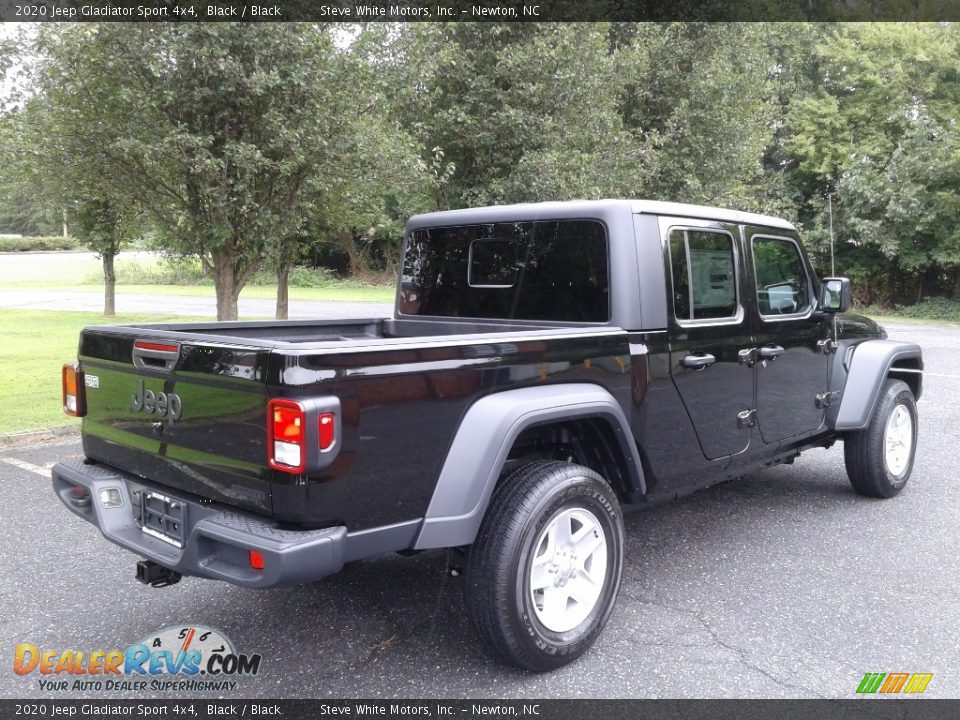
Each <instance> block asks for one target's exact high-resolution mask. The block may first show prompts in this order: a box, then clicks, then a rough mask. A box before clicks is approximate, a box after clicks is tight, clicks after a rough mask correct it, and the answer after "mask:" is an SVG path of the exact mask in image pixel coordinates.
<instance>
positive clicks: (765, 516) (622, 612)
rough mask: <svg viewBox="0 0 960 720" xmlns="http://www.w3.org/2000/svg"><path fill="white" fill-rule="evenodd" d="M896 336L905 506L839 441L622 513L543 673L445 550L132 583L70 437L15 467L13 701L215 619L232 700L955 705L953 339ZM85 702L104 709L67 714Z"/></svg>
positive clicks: (10, 477)
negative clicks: (509, 650) (270, 580)
mask: <svg viewBox="0 0 960 720" xmlns="http://www.w3.org/2000/svg"><path fill="white" fill-rule="evenodd" d="M888 330H889V331H890V335H891V337H894V338H898V339H905V340H913V341H916V342H919V343H920V344H921V345H922V346H923V348H924V354H925V359H926V363H927V370H928V374H927V376H926V378H925V381H924V383H925V395H924V398H923V400H922V401H921V403H920V446H919V454H918V458H917V464H916V467H915V470H914V476H913V478H912V480H911V481H910V484H909V485H908V487H907V489H906V490H905V491H904V492H903V493H902V494H901V495H900V496H899V497H897V498H896V499H894V500H890V501H879V500H868V499H865V498H861V497H858V496H856V495H854V494H853V492H852V491H851V490H850V487H849V484H848V482H847V480H846V475H845V472H844V467H843V449H842V445H840V444H838V445H837V446H835V447H834V448H832V449H831V450H828V451H823V450H813V451H810V452H809V453H805V454H804V455H803V457H801V458H800V459H798V460H797V462H796V463H795V464H793V465H785V466H780V467H776V468H772V469H769V470H766V471H763V472H760V473H757V474H755V475H752V476H750V477H747V478H743V479H741V480H738V481H734V482H729V483H725V484H723V485H719V486H716V487H714V488H711V489H708V490H705V491H701V492H698V493H696V494H694V495H692V496H689V497H687V498H684V499H681V500H678V501H676V502H674V503H670V504H667V505H662V506H659V507H656V508H650V509H647V510H644V511H641V512H638V513H636V514H633V515H630V516H628V518H627V522H626V529H627V533H626V538H627V547H626V554H625V557H626V563H625V569H624V578H623V585H622V587H621V591H620V598H619V602H618V605H617V608H616V610H615V611H614V613H613V616H612V618H611V621H610V624H609V625H608V626H607V629H606V631H605V632H604V634H603V635H602V636H601V638H600V640H599V641H598V643H597V644H596V646H595V647H594V648H593V649H592V650H591V651H590V652H588V653H587V655H585V656H584V657H583V658H582V659H581V660H579V661H578V662H576V663H574V664H572V665H571V666H568V667H566V668H563V669H561V670H559V671H556V672H554V673H550V674H545V675H533V674H529V673H524V672H520V671H517V670H514V669H511V668H509V667H505V666H503V665H501V664H499V663H498V662H496V661H494V660H491V659H490V658H488V657H487V656H486V655H485V654H484V653H483V651H482V649H481V647H480V645H479V643H478V641H477V639H476V637H475V635H474V632H473V630H472V628H471V627H470V625H469V623H468V622H467V620H466V616H465V614H464V607H463V599H462V578H459V577H452V576H450V575H449V574H448V573H447V572H445V559H444V556H443V554H440V553H426V554H422V555H418V556H416V557H412V558H405V557H400V556H397V555H391V556H387V557H383V558H379V559H375V560H370V561H365V562H360V563H354V564H352V565H350V566H348V567H346V568H345V569H344V571H343V572H342V573H340V574H339V575H335V576H333V577H331V578H329V579H327V580H324V581H322V582H318V583H314V584H312V585H307V586H302V587H294V588H282V589H276V590H268V591H255V590H245V589H241V588H237V587H234V586H231V585H227V584H223V583H217V582H212V581H207V580H197V579H193V578H186V579H184V581H183V582H181V583H180V584H179V585H175V586H173V587H170V588H166V589H162V590H156V589H151V588H147V587H144V586H142V585H139V584H137V583H136V582H135V581H134V578H133V575H134V564H135V560H136V558H135V557H134V556H133V555H132V554H130V553H128V552H126V551H124V550H122V549H120V548H118V547H116V546H114V545H112V544H110V543H108V542H106V541H105V540H104V539H103V538H102V537H101V536H100V535H99V533H98V532H97V531H96V530H95V529H94V528H93V527H92V526H90V525H88V524H86V523H84V522H83V521H81V520H80V519H79V518H77V517H75V516H74V515H72V514H71V513H70V512H68V511H67V510H66V508H64V507H63V506H61V504H60V503H59V501H57V500H56V499H55V498H54V496H53V493H52V492H51V489H50V482H49V479H48V469H49V467H50V466H51V465H52V464H53V463H54V462H56V461H57V460H59V459H61V458H65V457H69V456H75V455H77V454H79V453H80V447H79V441H78V440H77V439H76V438H75V437H74V438H60V439H52V440H51V441H50V442H49V443H45V444H40V445H36V446H27V447H20V448H18V449H13V450H7V451H4V452H2V453H0V527H2V528H3V529H4V539H3V542H2V543H0V562H2V565H3V568H4V572H3V581H2V583H0V606H2V607H3V608H4V612H3V613H2V614H0V637H2V640H0V658H3V668H4V669H2V670H0V695H2V696H7V697H44V696H46V697H51V695H49V694H45V693H44V692H42V691H40V690H39V689H38V685H37V677H36V675H34V676H31V677H20V676H17V675H15V674H14V673H13V671H12V667H11V665H12V658H13V652H14V646H15V645H16V644H17V643H22V642H31V643H34V644H36V645H38V646H39V647H40V648H42V649H58V650H65V649H83V650H87V651H90V650H100V649H113V648H124V647H126V646H127V645H128V644H130V643H133V642H136V641H139V640H140V639H142V638H143V637H145V636H147V635H148V634H149V633H151V632H152V631H155V630H158V629H160V628H163V627H166V626H169V625H180V624H184V625H186V624H191V623H201V624H206V625H209V626H213V627H216V628H219V629H221V630H223V631H224V632H225V633H226V635H227V636H228V637H229V638H230V639H231V640H233V642H234V644H235V645H236V646H237V648H238V650H239V651H241V652H246V653H251V652H258V653H261V654H262V655H263V658H264V659H263V666H262V671H261V673H260V675H258V676H257V677H254V678H245V679H242V680H239V681H238V682H239V687H238V689H237V690H236V691H235V692H233V693H232V694H231V693H221V694H222V695H224V696H225V697H226V698H227V699H229V698H230V697H246V698H255V697H319V698H324V697H335V698H337V697H368V698H371V697H380V698H387V697H413V698H419V697H463V698H501V697H502V698H555V697H589V698H616V697H667V698H694V697H831V698H852V697H854V694H855V690H856V688H857V685H858V684H859V682H860V680H861V678H862V677H863V675H864V673H866V672H930V673H933V679H932V681H931V682H930V685H929V686H928V688H927V690H926V693H925V696H927V697H960V653H958V652H957V648H958V647H960V533H958V532H957V528H958V527H960V482H958V480H960V472H958V462H957V459H958V457H957V450H958V444H960V443H958V431H957V428H958V427H960V366H958V364H957V362H956V358H957V357H958V356H960V328H956V327H948V326H938V325H910V324H900V323H897V324H893V323H889V324H888ZM389 481H390V479H389V478H384V482H389ZM71 679H72V678H71ZM81 695H86V696H88V697H102V696H103V694H102V693H101V694H99V695H98V694H97V693H85V694H84V693H75V694H70V695H55V696H52V697H79V696H81ZM123 695H124V694H123V693H121V694H120V695H117V696H123ZM126 695H127V696H132V695H130V694H129V693H128V694H126ZM174 696H176V695H170V697H174Z"/></svg>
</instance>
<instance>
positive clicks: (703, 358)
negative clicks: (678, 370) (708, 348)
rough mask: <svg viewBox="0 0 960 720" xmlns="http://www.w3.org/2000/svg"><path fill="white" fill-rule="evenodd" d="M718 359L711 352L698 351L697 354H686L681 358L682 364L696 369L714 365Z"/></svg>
mask: <svg viewBox="0 0 960 720" xmlns="http://www.w3.org/2000/svg"><path fill="white" fill-rule="evenodd" d="M716 361H717V359H716V358H715V357H714V356H713V355H710V354H709V353H698V354H697V355H685V356H684V357H683V358H681V359H680V364H681V365H683V367H685V368H691V369H694V370H703V369H704V368H708V367H710V366H711V365H713V364H714V363H715V362H716Z"/></svg>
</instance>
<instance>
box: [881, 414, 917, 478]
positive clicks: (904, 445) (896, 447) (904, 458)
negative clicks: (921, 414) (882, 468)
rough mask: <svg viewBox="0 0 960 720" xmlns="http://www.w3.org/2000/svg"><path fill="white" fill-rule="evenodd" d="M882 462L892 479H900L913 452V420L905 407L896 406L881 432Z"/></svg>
mask: <svg viewBox="0 0 960 720" xmlns="http://www.w3.org/2000/svg"><path fill="white" fill-rule="evenodd" d="M883 448H884V457H883V459H884V462H885V463H886V466H887V470H888V471H889V472H890V474H891V475H893V476H894V477H900V476H901V475H903V473H904V472H905V471H906V469H907V465H909V464H910V455H911V453H912V451H913V418H912V417H911V416H910V411H909V410H908V409H907V407H906V406H905V405H897V406H896V407H894V408H893V412H891V413H890V417H888V418H887V425H886V427H885V428H884V430H883Z"/></svg>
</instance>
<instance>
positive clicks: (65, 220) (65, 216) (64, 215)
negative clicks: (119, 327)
mask: <svg viewBox="0 0 960 720" xmlns="http://www.w3.org/2000/svg"><path fill="white" fill-rule="evenodd" d="M63 237H67V209H66V208H64V209H63ZM110 314H111V315H113V313H110Z"/></svg>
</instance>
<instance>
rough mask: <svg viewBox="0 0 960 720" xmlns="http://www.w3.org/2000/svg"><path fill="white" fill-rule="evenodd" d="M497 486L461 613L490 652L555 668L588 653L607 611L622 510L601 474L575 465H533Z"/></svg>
mask: <svg viewBox="0 0 960 720" xmlns="http://www.w3.org/2000/svg"><path fill="white" fill-rule="evenodd" d="M502 482H503V486H502V487H500V488H498V492H497V494H496V495H495V496H494V498H493V500H492V501H491V503H490V507H489V508H488V510H487V514H486V516H485V518H484V521H483V524H482V525H481V527H480V531H479V533H478V535H477V540H476V542H475V543H474V544H473V546H472V547H471V548H470V558H469V562H468V564H467V572H466V577H465V581H466V582H465V588H464V590H465V599H466V605H467V609H468V611H469V613H470V617H471V619H472V621H473V623H474V625H475V626H476V628H477V632H478V634H479V635H480V637H481V639H482V640H483V641H484V643H485V644H486V645H487V646H488V647H489V648H490V649H491V650H493V651H494V653H496V654H497V655H499V656H500V657H502V658H504V659H505V660H507V661H508V662H510V663H512V664H515V665H519V666H520V667H523V668H526V669H528V670H534V671H538V672H540V671H546V670H552V669H554V668H558V667H560V666H562V665H565V664H567V663H569V662H571V661H572V660H574V659H576V658H577V657H579V656H580V655H581V654H582V653H583V652H585V651H586V650H587V648H589V647H590V646H591V645H592V644H593V642H594V641H595V640H596V639H597V637H598V636H599V634H600V632H601V631H602V630H603V627H604V625H606V622H607V620H608V618H609V617H610V613H611V612H612V610H613V605H614V602H615V601H616V597H617V590H618V589H619V586H620V573H621V569H622V564H623V521H622V519H621V515H620V507H619V504H618V502H617V500H616V496H615V494H614V492H613V490H612V489H611V488H610V486H609V485H608V484H607V483H606V482H605V481H604V480H603V478H601V477H600V476H599V475H597V473H595V472H594V471H592V470H590V469H589V468H585V467H582V466H580V465H574V464H572V463H565V462H555V461H538V462H535V463H531V464H530V465H526V466H524V467H522V468H520V469H519V470H517V471H515V472H514V473H513V474H511V475H510V476H509V477H507V478H506V479H505V480H503V481H502Z"/></svg>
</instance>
